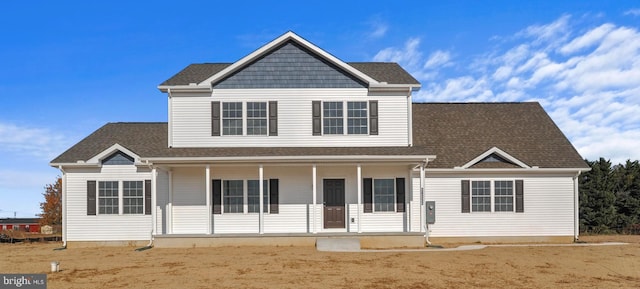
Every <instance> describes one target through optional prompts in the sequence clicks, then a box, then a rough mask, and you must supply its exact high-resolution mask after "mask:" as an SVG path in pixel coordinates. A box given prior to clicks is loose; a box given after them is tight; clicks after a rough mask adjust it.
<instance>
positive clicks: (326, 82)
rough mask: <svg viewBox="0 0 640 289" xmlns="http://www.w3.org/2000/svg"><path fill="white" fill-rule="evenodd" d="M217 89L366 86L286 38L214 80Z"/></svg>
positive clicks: (214, 86) (213, 85)
mask: <svg viewBox="0 0 640 289" xmlns="http://www.w3.org/2000/svg"><path fill="white" fill-rule="evenodd" d="M212 87H213V88H214V89H216V88H217V89H239V88H366V87H367V85H366V84H365V83H364V82H362V81H361V80H359V79H357V78H355V77H354V76H352V75H351V74H349V73H348V72H346V71H344V70H342V69H340V68H339V67H337V66H336V65H334V64H332V63H329V62H328V61H326V60H324V59H322V58H321V57H319V56H318V55H316V54H315V53H313V52H311V51H310V50H308V49H306V48H304V47H302V46H301V45H300V44H298V43H296V42H295V41H291V40H290V41H287V42H285V43H283V44H282V45H280V46H278V47H276V48H275V49H273V50H272V51H271V52H269V53H267V54H265V55H264V56H262V57H260V58H258V59H256V60H254V61H253V62H251V63H249V64H247V65H246V66H244V67H243V68H241V69H240V70H238V71H236V72H235V73H233V74H231V75H229V76H227V77H225V78H223V79H222V80H220V81H218V82H216V83H213V84H212Z"/></svg>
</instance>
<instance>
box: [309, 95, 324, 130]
mask: <svg viewBox="0 0 640 289" xmlns="http://www.w3.org/2000/svg"><path fill="white" fill-rule="evenodd" d="M320 103H321V102H320V101H312V102H311V106H312V108H313V109H312V116H313V117H312V120H313V135H322V110H321V108H320Z"/></svg>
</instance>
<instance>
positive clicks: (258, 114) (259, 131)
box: [247, 102, 267, 135]
mask: <svg viewBox="0 0 640 289" xmlns="http://www.w3.org/2000/svg"><path fill="white" fill-rule="evenodd" d="M247 135H267V103H266V102H247Z"/></svg>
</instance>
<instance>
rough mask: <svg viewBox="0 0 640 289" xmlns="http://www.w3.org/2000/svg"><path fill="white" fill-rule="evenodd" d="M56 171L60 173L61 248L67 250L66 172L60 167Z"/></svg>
mask: <svg viewBox="0 0 640 289" xmlns="http://www.w3.org/2000/svg"><path fill="white" fill-rule="evenodd" d="M58 169H59V170H60V171H61V172H62V194H60V198H61V199H62V200H60V201H61V203H62V248H60V249H66V248H67V197H66V196H65V194H66V193H67V188H66V186H67V172H65V171H64V169H63V168H62V166H58Z"/></svg>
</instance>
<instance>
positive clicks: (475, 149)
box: [52, 103, 587, 168]
mask: <svg viewBox="0 0 640 289" xmlns="http://www.w3.org/2000/svg"><path fill="white" fill-rule="evenodd" d="M413 120H414V124H413V130H414V136H413V138H414V146H413V147H367V148H357V147H351V148H350V147H327V148H300V147H297V148H287V147H275V148H255V147H254V148H168V145H167V124H166V123H108V124H106V125H104V126H103V127H101V128H100V129H98V130H97V131H95V132H94V133H92V134H91V135H89V136H88V137H86V138H85V139H83V140H82V141H80V142H79V143H78V144H76V145H74V146H73V147H71V148H70V149H69V150H67V151H66V152H64V153H62V154H61V155H60V156H58V157H57V158H55V159H54V160H53V161H52V163H75V162H76V161H77V160H83V161H87V160H88V159H90V158H92V157H94V156H95V155H97V154H99V153H101V152H102V151H104V150H106V149H107V148H109V147H111V146H112V145H114V144H116V143H118V144H120V145H122V146H124V147H126V148H127V149H129V150H131V151H133V152H134V153H136V154H138V155H139V156H141V157H142V158H153V157H223V156H224V157H234V156H237V157H243V156H244V157H246V156H327V155H354V156H357V155H374V156H375V155H436V156H437V159H436V160H435V161H434V162H432V163H430V164H429V167H430V168H452V167H455V166H461V165H464V164H465V163H467V162H469V161H470V160H472V159H474V158H475V157H477V156H478V155H480V154H482V153H484V152H485V151H487V150H489V149H490V148H492V147H494V146H495V147H498V148H500V149H501V150H503V151H505V152H507V153H508V154H510V155H511V156H513V157H515V158H518V159H519V160H521V161H523V162H524V163H526V164H528V165H530V166H539V167H541V168H586V167H587V166H586V164H585V162H584V161H583V160H582V158H581V157H580V155H579V154H578V153H577V152H576V150H575V149H574V148H573V146H572V145H571V143H569V141H568V140H567V139H566V137H565V136H564V135H563V134H562V132H561V131H560V130H559V129H558V127H557V126H556V125H555V123H553V121H552V120H551V118H550V117H549V116H548V115H547V114H546V112H545V111H544V110H543V109H542V107H541V106H540V105H539V104H538V103H462V104H455V103H422V104H413Z"/></svg>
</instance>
